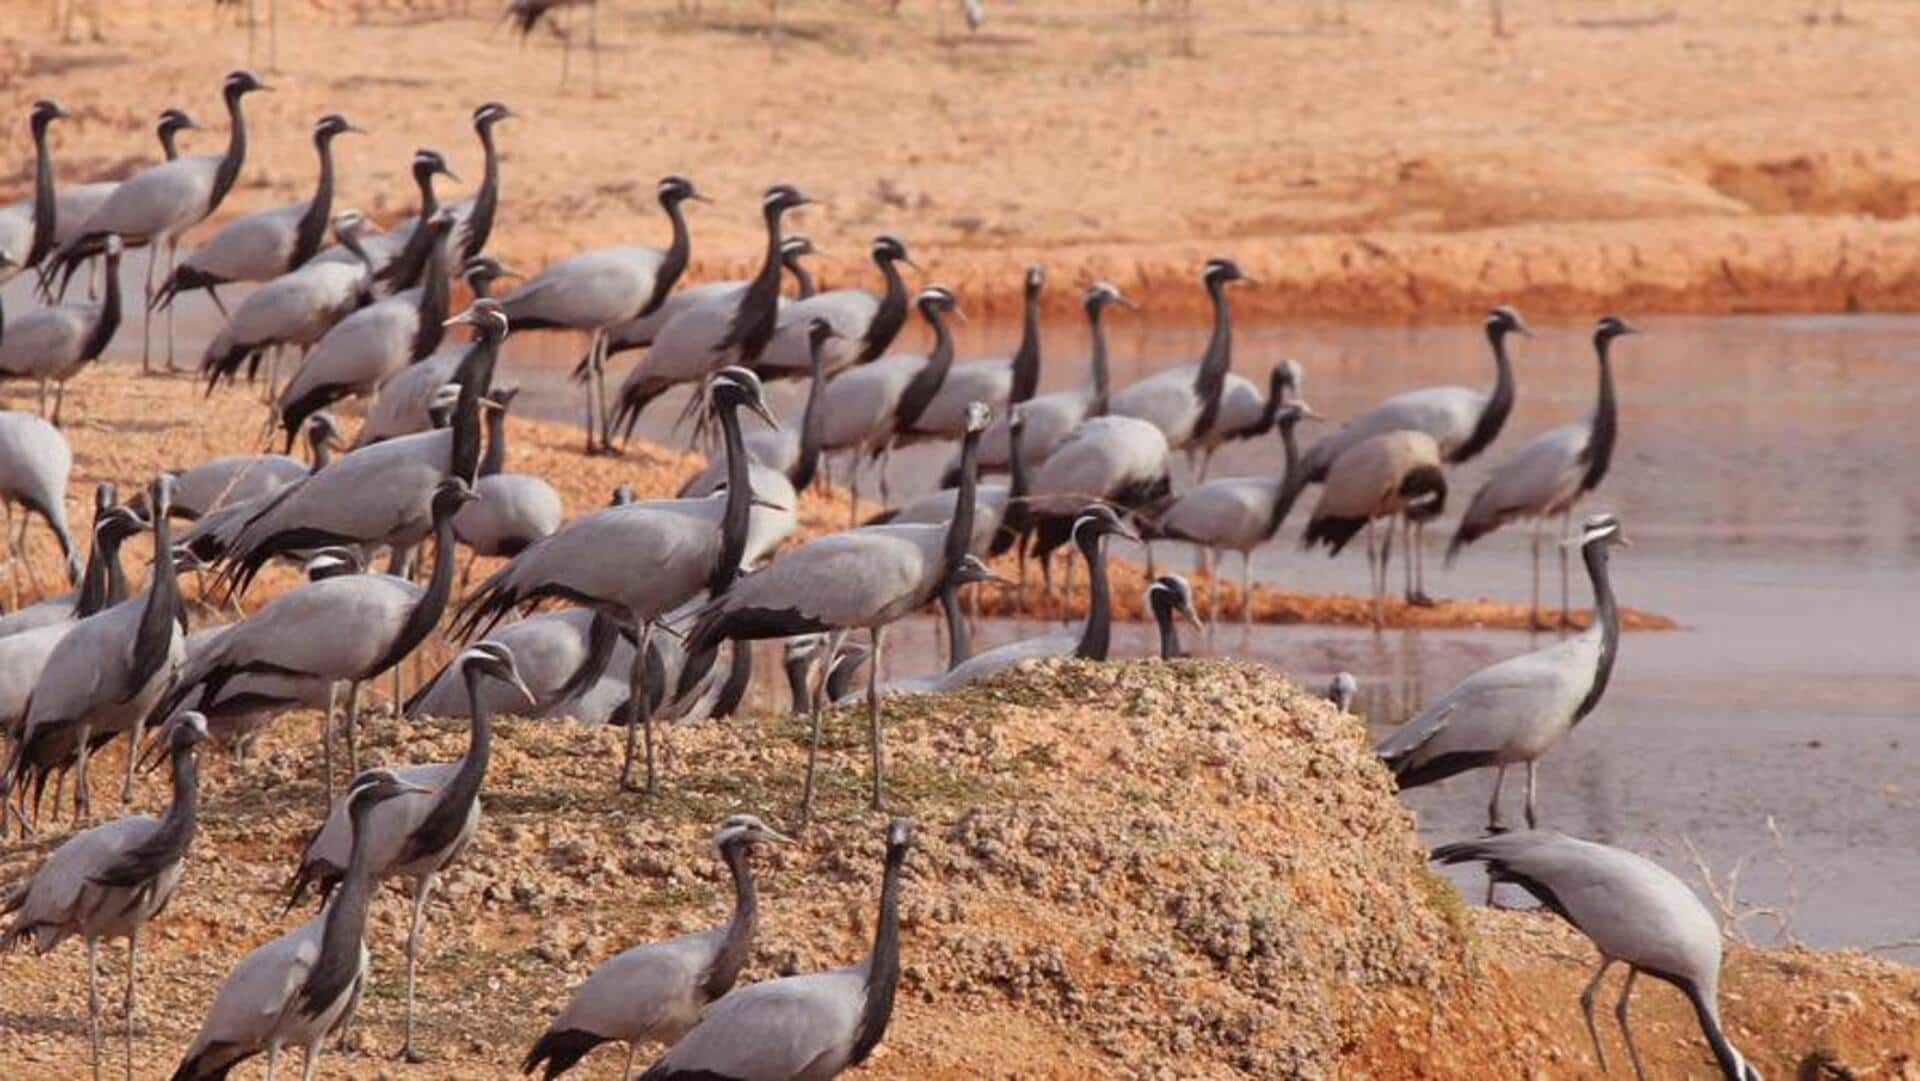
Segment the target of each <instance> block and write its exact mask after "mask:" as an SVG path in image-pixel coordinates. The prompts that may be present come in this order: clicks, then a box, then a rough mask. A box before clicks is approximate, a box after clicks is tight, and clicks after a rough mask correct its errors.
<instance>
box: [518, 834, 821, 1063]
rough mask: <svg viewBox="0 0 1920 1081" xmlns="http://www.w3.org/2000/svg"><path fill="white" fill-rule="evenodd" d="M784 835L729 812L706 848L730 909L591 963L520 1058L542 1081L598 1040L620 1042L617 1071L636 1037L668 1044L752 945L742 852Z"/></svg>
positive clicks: (754, 917)
mask: <svg viewBox="0 0 1920 1081" xmlns="http://www.w3.org/2000/svg"><path fill="white" fill-rule="evenodd" d="M786 841H787V838H786V837H785V836H783V835H782V834H780V833H779V831H777V830H775V829H773V828H772V827H770V826H768V825H767V824H766V823H764V822H762V821H760V819H759V818H758V817H756V816H754V815H750V814H735V815H728V816H727V818H726V820H725V821H723V822H721V823H720V828H719V829H717V830H715V831H714V834H713V847H714V849H715V851H716V852H718V853H719V855H720V859H721V861H722V862H723V863H725V864H726V865H727V872H728V873H729V874H730V875H731V876H732V877H733V914H732V915H731V916H730V917H729V918H728V920H727V922H725V923H723V924H721V925H720V926H718V927H713V928H709V929H708V930H705V931H695V932H692V933H691V934H684V935H679V936H676V937H674V938H669V939H666V940H664V941H661V942H649V943H646V944H645V945H640V946H635V947H633V948H631V949H628V950H623V951H621V952H620V953H617V954H615V955H614V956H612V957H610V958H608V959H607V960H605V961H603V962H601V963H600V964H599V965H597V966H595V968H594V970H593V972H592V974H590V975H589V976H588V977H587V982H585V983H583V984H581V985H580V989H579V990H577V991H575V992H574V993H573V998H571V999H569V1000H568V1002H567V1005H566V1006H565V1007H564V1008H563V1009H562V1010H561V1011H560V1013H559V1015H558V1016H556V1017H555V1018H554V1019H553V1021H552V1022H551V1023H550V1024H548V1025H547V1030H546V1031H545V1032H544V1033H542V1034H541V1036H540V1038H539V1039H538V1040H536V1041H534V1045H533V1048H532V1050H530V1051H528V1052H527V1057H526V1059H525V1061H523V1062H521V1064H520V1071H521V1072H522V1073H528V1074H530V1073H532V1072H534V1071H535V1070H542V1071H543V1077H544V1079H545V1081H553V1079H554V1078H556V1077H559V1076H560V1075H561V1074H563V1073H566V1072H567V1071H568V1070H571V1069H572V1068H573V1067H574V1065H575V1064H576V1063H578V1062H579V1061H580V1060H581V1059H582V1058H583V1057H585V1056H586V1054H587V1053H588V1052H589V1051H592V1050H593V1049H594V1048H596V1047H598V1046H600V1045H601V1044H603V1043H612V1042H614V1041H618V1042H621V1043H624V1044H626V1045H627V1063H626V1066H625V1067H623V1068H622V1069H621V1076H622V1077H627V1076H631V1075H632V1073H633V1056H634V1052H635V1051H636V1050H638V1049H639V1046H640V1045H641V1044H643V1043H651V1042H658V1043H665V1044H671V1043H673V1042H674V1041H676V1040H678V1039H679V1038H680V1037H681V1036H684V1035H685V1034H686V1032H687V1030H688V1029H690V1028H692V1027H693V1026H694V1024H695V1023H696V1022H698V1021H699V1020H700V1014H701V1012H702V1011H703V1010H705V1009H706V1008H707V1006H708V1005H710V1004H711V1003H713V1002H714V1001H715V1000H717V999H719V998H720V997H721V996H723V995H725V994H726V993H727V992H729V991H731V990H732V989H733V985H734V982H735V981H736V980H738V979H739V978H740V970H741V969H742V968H744V967H745V966H746V963H747V960H748V958H749V956H750V955H751V953H752V950H753V936H754V933H755V931H756V930H758V928H759V924H760V904H759V895H758V894H757V893H756V892H755V891H754V888H753V868H752V867H751V866H749V864H748V857H749V856H750V855H751V854H752V851H753V847H754V846H755V845H761V844H784V843H786Z"/></svg>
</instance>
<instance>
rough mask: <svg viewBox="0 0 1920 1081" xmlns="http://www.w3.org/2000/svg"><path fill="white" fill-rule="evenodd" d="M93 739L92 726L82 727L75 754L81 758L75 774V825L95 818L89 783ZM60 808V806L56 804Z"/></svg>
mask: <svg viewBox="0 0 1920 1081" xmlns="http://www.w3.org/2000/svg"><path fill="white" fill-rule="evenodd" d="M92 737H93V728H92V726H91V725H81V726H80V743H79V746H78V747H77V748H75V750H74V753H75V754H77V755H79V756H80V763H79V766H78V768H77V769H75V771H74V774H73V824H74V825H76V826H77V825H79V824H80V823H81V822H83V821H85V820H87V819H88V818H91V817H93V798H92V794H91V793H90V792H89V791H88V788H89V787H90V786H89V785H88V783H87V742H88V741H89V740H90V739H92ZM56 806H58V804H56Z"/></svg>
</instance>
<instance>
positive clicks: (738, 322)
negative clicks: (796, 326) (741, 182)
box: [715, 201, 786, 367]
mask: <svg viewBox="0 0 1920 1081" xmlns="http://www.w3.org/2000/svg"><path fill="white" fill-rule="evenodd" d="M784 213H786V207H785V205H784V204H782V203H780V202H779V201H773V202H770V203H767V204H766V205H765V207H764V209H763V211H762V214H763V216H764V217H765V219H766V223H767V255H766V258H765V259H764V260H763V261H762V262H761V263H760V272H759V273H758V274H755V275H754V276H753V280H752V281H751V282H748V283H747V291H746V292H745V293H744V294H742V295H741V297H740V306H739V307H738V308H735V309H734V312H733V321H732V322H731V323H729V324H728V325H727V334H726V337H724V338H722V339H721V340H720V344H719V346H717V347H716V350H715V351H716V352H720V353H725V352H726V351H727V350H729V349H738V350H739V353H740V363H741V364H743V365H746V366H748V367H752V366H753V365H754V364H755V363H757V362H758V361H759V360H760V354H761V353H762V352H764V351H765V350H766V348H767V343H768V342H769V341H771V340H773V330H774V326H775V324H776V323H777V322H778V319H779V315H780V243H781V238H780V216H781V215H782V214H784Z"/></svg>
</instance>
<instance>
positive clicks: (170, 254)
mask: <svg viewBox="0 0 1920 1081" xmlns="http://www.w3.org/2000/svg"><path fill="white" fill-rule="evenodd" d="M179 259H180V245H179V242H178V241H174V240H168V241H167V280H168V281H172V280H173V274H174V264H175V263H177V262H179ZM167 370H168V371H170V372H172V371H178V370H179V369H178V368H175V367H174V366H173V302H172V301H171V300H169V301H168V302H167Z"/></svg>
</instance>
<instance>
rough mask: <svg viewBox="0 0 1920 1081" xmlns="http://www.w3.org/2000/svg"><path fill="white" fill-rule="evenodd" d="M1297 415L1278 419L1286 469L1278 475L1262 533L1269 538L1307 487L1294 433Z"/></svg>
mask: <svg viewBox="0 0 1920 1081" xmlns="http://www.w3.org/2000/svg"><path fill="white" fill-rule="evenodd" d="M1299 419H1300V418H1299V417H1297V416H1293V417H1288V418H1286V419H1284V420H1282V421H1280V446H1281V448H1282V450H1283V453H1284V454H1285V456H1286V458H1285V461H1286V469H1287V471H1286V472H1285V473H1284V474H1282V475H1281V477H1280V494H1279V496H1278V497H1276V498H1275V499H1274V501H1273V512H1272V513H1271V514H1269V515H1268V516H1267V531H1266V533H1265V534H1264V536H1266V537H1267V538H1269V539H1271V538H1272V537H1273V535H1274V534H1275V533H1278V532H1280V526H1281V524H1282V523H1284V522H1285V521H1286V520H1287V514H1288V512H1290V511H1292V510H1293V503H1294V500H1297V499H1299V498H1300V493H1301V492H1302V491H1305V490H1306V487H1307V471H1306V470H1305V469H1303V468H1301V466H1300V443H1299V440H1298V439H1297V438H1296V437H1295V435H1294V431H1293V429H1294V425H1295V424H1297V423H1298V422H1299Z"/></svg>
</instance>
